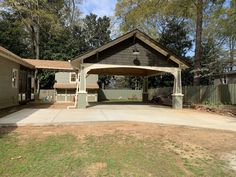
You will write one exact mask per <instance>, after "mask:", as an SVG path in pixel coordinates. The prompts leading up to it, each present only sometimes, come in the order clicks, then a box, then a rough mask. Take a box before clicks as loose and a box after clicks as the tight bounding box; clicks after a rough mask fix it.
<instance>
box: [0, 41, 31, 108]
mask: <svg viewBox="0 0 236 177" xmlns="http://www.w3.org/2000/svg"><path fill="white" fill-rule="evenodd" d="M34 69H35V67H34V66H33V65H31V64H29V63H27V62H26V61H24V60H23V59H22V58H20V57H19V56H17V55H15V54H13V53H12V52H10V51H8V50H6V49H5V48H3V47H1V46H0V83H1V84H0V109H2V108H6V107H10V106H15V105H18V104H21V103H26V102H27V101H30V100H32V99H34V94H33V93H34V78H35V77H34Z"/></svg>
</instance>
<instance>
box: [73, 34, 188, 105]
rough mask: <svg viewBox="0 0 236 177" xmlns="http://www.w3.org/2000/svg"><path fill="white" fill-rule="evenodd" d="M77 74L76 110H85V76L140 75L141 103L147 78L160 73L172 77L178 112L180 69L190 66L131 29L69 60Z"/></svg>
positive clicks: (174, 102) (181, 102)
mask: <svg viewBox="0 0 236 177" xmlns="http://www.w3.org/2000/svg"><path fill="white" fill-rule="evenodd" d="M71 64H72V66H73V67H74V68H76V69H77V70H78V71H79V72H78V77H79V79H78V81H77V82H78V85H79V88H78V89H77V99H76V101H77V103H76V105H77V107H78V108H86V106H87V105H88V102H87V92H86V77H87V75H88V74H103V75H125V76H142V77H143V79H144V82H143V102H147V101H148V77H150V76H155V75H159V74H162V73H170V74H172V75H173V76H174V86H173V93H172V107H173V108H175V109H181V108H182V105H183V94H182V84H181V70H182V69H186V68H188V67H189V64H188V63H187V62H186V61H185V60H184V59H183V58H181V57H179V56H177V55H175V54H174V53H173V52H171V51H170V50H168V49H166V48H165V47H163V46H161V45H160V44H159V43H157V42H156V41H155V40H153V39H151V38H150V37H149V36H147V35H146V34H144V33H142V32H141V31H139V30H133V31H131V32H129V33H127V34H125V35H123V36H121V37H119V38H117V39H115V40H113V41H111V42H109V43H107V44H105V45H103V46H101V47H99V48H97V49H94V50H92V51H89V52H87V53H85V54H82V55H80V56H78V57H77V58H75V59H74V60H72V61H71Z"/></svg>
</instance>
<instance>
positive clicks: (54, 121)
mask: <svg viewBox="0 0 236 177" xmlns="http://www.w3.org/2000/svg"><path fill="white" fill-rule="evenodd" d="M113 121H131V122H148V123H160V124H171V125H185V126H192V127H202V128H213V129H222V130H232V131H236V118H232V117H227V116H221V115H217V114H211V113H206V112H200V111H195V110H191V109H183V110H174V109H171V108H169V107H160V106H153V105H124V104H120V105H119V104H117V105H97V106H93V107H90V108H88V109H85V110H82V109H81V110H76V109H72V110H67V109H29V108H27V109H23V110H20V111H18V112H15V113H13V114H10V115H8V116H5V117H2V118H0V126H3V125H17V126H26V125H33V126H37V125H60V124H63V125H67V124H80V123H86V122H90V123H91V122H113Z"/></svg>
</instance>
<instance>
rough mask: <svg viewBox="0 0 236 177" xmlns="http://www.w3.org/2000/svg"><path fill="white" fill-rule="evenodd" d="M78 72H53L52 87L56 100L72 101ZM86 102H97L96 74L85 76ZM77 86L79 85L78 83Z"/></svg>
mask: <svg viewBox="0 0 236 177" xmlns="http://www.w3.org/2000/svg"><path fill="white" fill-rule="evenodd" d="M77 76H78V74H77V73H76V72H57V73H55V82H56V83H55V84H54V89H55V91H56V97H55V98H56V102H74V101H75V93H76V87H77V84H76V81H77V78H78V77H77ZM86 82H87V93H88V98H87V99H88V102H97V100H98V89H99V86H98V84H97V82H98V75H95V74H90V75H88V76H87V78H86ZM78 87H79V85H78Z"/></svg>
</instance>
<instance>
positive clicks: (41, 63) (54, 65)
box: [24, 59, 74, 71]
mask: <svg viewBox="0 0 236 177" xmlns="http://www.w3.org/2000/svg"><path fill="white" fill-rule="evenodd" d="M24 61H26V62H27V63H29V64H31V65H33V66H35V68H37V69H51V70H66V71H73V70H74V69H73V67H72V66H71V64H70V62H68V61H58V60H36V59H24Z"/></svg>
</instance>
